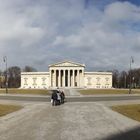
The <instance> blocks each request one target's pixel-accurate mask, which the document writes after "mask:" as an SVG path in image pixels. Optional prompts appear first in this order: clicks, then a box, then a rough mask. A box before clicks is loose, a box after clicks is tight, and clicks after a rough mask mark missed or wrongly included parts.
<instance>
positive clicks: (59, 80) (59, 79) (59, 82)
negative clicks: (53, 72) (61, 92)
mask: <svg viewBox="0 0 140 140" xmlns="http://www.w3.org/2000/svg"><path fill="white" fill-rule="evenodd" d="M58 73H59V74H58V76H59V77H58V87H60V86H61V70H59V71H58Z"/></svg>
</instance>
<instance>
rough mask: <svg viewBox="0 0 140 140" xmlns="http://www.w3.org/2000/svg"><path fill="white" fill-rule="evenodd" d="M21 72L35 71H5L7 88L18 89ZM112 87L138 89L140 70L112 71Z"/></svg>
mask: <svg viewBox="0 0 140 140" xmlns="http://www.w3.org/2000/svg"><path fill="white" fill-rule="evenodd" d="M21 71H22V72H36V71H37V70H36V69H35V68H33V67H31V66H25V67H24V68H23V69H21V68H20V67H18V66H12V67H9V68H8V69H7V78H8V88H19V87H20V83H21ZM112 74H113V79H112V85H113V87H114V88H129V87H130V83H131V87H132V88H140V68H138V69H132V70H129V71H118V70H113V71H112ZM5 77H6V71H3V72H2V71H0V87H1V88H5V85H6V80H5Z"/></svg>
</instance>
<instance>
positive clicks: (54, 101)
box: [51, 90, 57, 106]
mask: <svg viewBox="0 0 140 140" xmlns="http://www.w3.org/2000/svg"><path fill="white" fill-rule="evenodd" d="M51 100H52V101H51V102H52V106H56V105H57V91H56V90H54V91H53V92H52V96H51Z"/></svg>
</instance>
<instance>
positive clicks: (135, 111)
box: [111, 104, 140, 121]
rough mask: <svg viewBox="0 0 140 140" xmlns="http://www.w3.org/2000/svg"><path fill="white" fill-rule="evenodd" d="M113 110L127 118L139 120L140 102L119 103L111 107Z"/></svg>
mask: <svg viewBox="0 0 140 140" xmlns="http://www.w3.org/2000/svg"><path fill="white" fill-rule="evenodd" d="M111 108H112V109H113V110H114V111H117V112H119V113H121V114H123V115H125V116H127V117H129V118H132V119H134V120H137V121H140V104H135V105H119V106H113V107H111Z"/></svg>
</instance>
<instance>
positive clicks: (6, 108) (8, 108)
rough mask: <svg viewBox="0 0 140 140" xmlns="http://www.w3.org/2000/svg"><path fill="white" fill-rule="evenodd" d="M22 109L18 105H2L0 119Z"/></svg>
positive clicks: (0, 105)
mask: <svg viewBox="0 0 140 140" xmlns="http://www.w3.org/2000/svg"><path fill="white" fill-rule="evenodd" d="M21 108H22V106H17V105H2V104H0V117H1V116H4V115H6V114H9V113H12V112H15V111H18V110H20V109H21Z"/></svg>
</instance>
